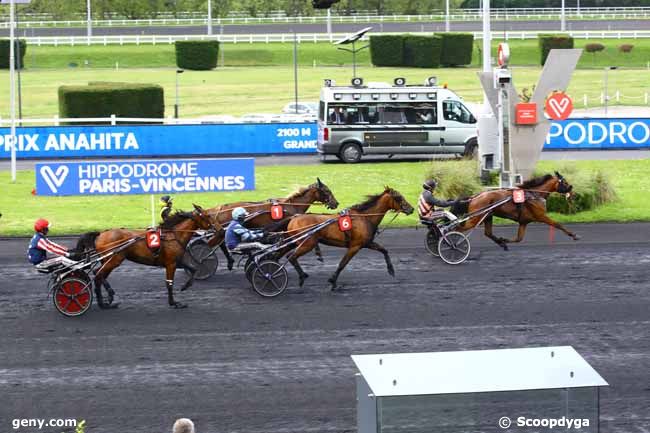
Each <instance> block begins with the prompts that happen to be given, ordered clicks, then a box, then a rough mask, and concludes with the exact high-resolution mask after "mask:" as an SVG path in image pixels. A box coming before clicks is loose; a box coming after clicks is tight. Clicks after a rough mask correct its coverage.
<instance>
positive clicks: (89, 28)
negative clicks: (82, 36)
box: [86, 0, 93, 37]
mask: <svg viewBox="0 0 650 433" xmlns="http://www.w3.org/2000/svg"><path fill="white" fill-rule="evenodd" d="M92 35H93V18H92V13H91V9H90V0H86V37H91V36H92Z"/></svg>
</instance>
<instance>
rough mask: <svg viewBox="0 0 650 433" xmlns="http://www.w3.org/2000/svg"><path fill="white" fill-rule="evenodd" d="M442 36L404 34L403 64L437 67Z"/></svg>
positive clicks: (418, 66)
mask: <svg viewBox="0 0 650 433" xmlns="http://www.w3.org/2000/svg"><path fill="white" fill-rule="evenodd" d="M441 51H442V38H440V37H439V36H415V35H406V36H404V58H403V63H402V64H403V65H404V66H415V67H417V68H437V67H438V66H440V53H441Z"/></svg>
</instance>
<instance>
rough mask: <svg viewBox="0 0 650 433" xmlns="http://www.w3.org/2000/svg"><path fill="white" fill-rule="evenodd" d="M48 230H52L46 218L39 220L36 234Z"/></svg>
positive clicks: (35, 224)
mask: <svg viewBox="0 0 650 433" xmlns="http://www.w3.org/2000/svg"><path fill="white" fill-rule="evenodd" d="M48 228H50V222H49V221H48V220H46V219H45V218H39V219H37V220H36V222H35V223H34V231H36V232H39V233H40V232H44V231H46V230H47V229H48Z"/></svg>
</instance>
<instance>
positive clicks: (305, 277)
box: [298, 274, 309, 287]
mask: <svg viewBox="0 0 650 433" xmlns="http://www.w3.org/2000/svg"><path fill="white" fill-rule="evenodd" d="M307 278H309V275H307V274H303V275H301V276H300V278H299V279H298V286H299V287H302V286H303V285H304V284H305V280H306V279H307Z"/></svg>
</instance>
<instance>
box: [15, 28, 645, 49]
mask: <svg viewBox="0 0 650 433" xmlns="http://www.w3.org/2000/svg"><path fill="white" fill-rule="evenodd" d="M411 33H413V34H418V33H419V32H411ZM422 33H423V34H431V32H422ZM539 33H544V31H541V30H540V31H521V32H518V31H510V32H506V34H505V39H506V40H511V39H536V38H537V36H538V34H539ZM567 33H569V34H570V35H571V36H573V37H574V38H577V39H643V38H650V30H621V31H570V32H567ZM384 34H388V33H384ZM473 34H474V39H481V38H482V37H483V33H482V32H473ZM492 35H493V37H499V38H501V37H503V32H498V31H495V32H493V33H492ZM345 36H348V34H347V33H333V34H331V35H328V34H327V33H297V34H296V35H295V37H296V40H297V41H298V43H310V42H311V43H315V42H333V41H335V40H337V39H340V38H343V37H345ZM23 39H25V40H26V41H27V42H28V43H29V44H30V45H36V46H42V45H47V46H49V45H53V46H59V45H66V46H75V45H144V44H147V45H149V44H153V45H157V44H173V43H174V42H175V41H190V40H192V41H194V40H200V41H204V40H216V41H219V42H224V43H234V44H242V43H244V44H252V43H267V44H268V43H271V42H281V43H292V42H293V39H294V34H293V33H270V34H248V35H236V34H233V35H213V36H207V35H122V36H91V37H90V38H89V37H86V36H32V37H26V38H23ZM362 39H363V40H367V39H368V36H364V37H363V38H362Z"/></svg>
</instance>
